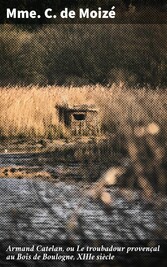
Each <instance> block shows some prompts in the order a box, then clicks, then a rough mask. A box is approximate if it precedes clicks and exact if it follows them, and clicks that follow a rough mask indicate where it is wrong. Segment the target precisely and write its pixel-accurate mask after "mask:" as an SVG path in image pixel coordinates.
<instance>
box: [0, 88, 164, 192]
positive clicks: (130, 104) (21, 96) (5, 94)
mask: <svg viewBox="0 0 167 267" xmlns="http://www.w3.org/2000/svg"><path fill="white" fill-rule="evenodd" d="M88 103H89V104H95V105H96V106H97V107H98V108H99V110H100V112H99V117H100V122H99V123H100V126H101V129H102V134H106V135H108V136H111V139H112V142H111V143H110V142H108V143H107V144H108V146H110V147H111V146H112V149H113V151H115V152H117V153H121V155H124V156H128V158H130V160H131V170H130V174H128V179H127V180H126V184H127V183H128V186H130V187H134V186H135V184H136V181H137V184H138V185H139V186H140V187H142V188H143V190H144V191H145V193H146V194H147V196H148V197H149V196H152V193H153V188H152V185H154V187H155V188H156V190H157V191H161V192H166V185H167V179H166V166H167V164H166V158H167V157H166V146H167V138H166V136H167V129H166V125H167V94H166V90H160V89H159V90H151V89H145V88H141V89H133V90H132V89H126V88H123V86H122V85H120V86H119V87H118V86H117V87H116V86H115V85H113V86H112V87H110V88H105V87H102V86H100V85H96V86H85V87H78V88H77V87H43V88H40V87H34V86H30V87H14V88H12V87H11V88H10V87H9V88H1V89H0V107H1V116H0V136H1V140H2V142H3V139H4V138H6V139H7V140H9V139H10V138H11V139H12V138H13V137H15V138H16V139H18V140H19V139H20V138H24V139H25V140H30V139H33V140H34V139H35V140H40V139H60V138H70V131H69V129H67V128H66V127H65V126H64V125H63V124H62V123H60V122H59V119H58V113H57V110H56V106H57V105H58V104H63V105H64V104H68V105H73V104H75V105H77V104H88ZM104 157H108V154H107V152H106V153H105V151H104ZM110 157H111V161H112V160H113V156H112V155H110ZM120 158H121V157H120ZM108 160H109V159H108ZM125 165H126V164H125ZM145 178H147V179H145ZM136 179H137V180H136ZM151 184H152V185H151Z"/></svg>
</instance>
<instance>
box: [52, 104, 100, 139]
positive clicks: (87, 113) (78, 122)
mask: <svg viewBox="0 0 167 267" xmlns="http://www.w3.org/2000/svg"><path fill="white" fill-rule="evenodd" d="M57 108H58V112H59V120H60V121H61V122H63V123H64V124H65V126H67V127H68V128H70V129H71V132H72V134H74V135H98V134H99V132H100V127H99V119H98V109H97V108H96V107H95V106H94V105H77V106H58V107H57Z"/></svg>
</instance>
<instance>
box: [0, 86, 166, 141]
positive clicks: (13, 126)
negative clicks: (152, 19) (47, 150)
mask: <svg viewBox="0 0 167 267" xmlns="http://www.w3.org/2000/svg"><path fill="white" fill-rule="evenodd" d="M58 104H69V105H73V104H75V105H77V104H95V105H96V106H97V107H98V108H99V109H100V123H101V126H102V130H103V132H109V133H123V134H124V135H126V136H128V135H129V131H131V130H132V128H133V129H135V132H136V131H137V130H139V127H140V128H141V127H142V126H144V125H148V124H150V123H157V125H158V126H159V127H161V129H162V130H163V132H164V134H165V133H166V129H165V125H166V122H167V94H166V90H163V91H161V90H148V89H145V88H142V89H133V90H132V89H131V90H130V89H129V90H128V89H122V87H121V86H120V87H116V86H112V87H110V88H105V87H102V86H100V85H96V86H90V87H89V86H85V87H78V88H77V87H70V88H69V87H44V88H41V87H34V86H30V87H9V88H0V107H1V108H0V110H1V116H0V136H1V137H7V138H9V137H19V136H20V137H21V136H22V137H27V138H29V137H30V138H54V139H56V138H60V137H66V136H68V135H69V132H68V129H66V128H65V126H64V125H62V124H60V123H59V120H58V114H57V110H56V105H58ZM136 134H141V133H137V132H136Z"/></svg>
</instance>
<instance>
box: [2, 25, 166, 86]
mask: <svg viewBox="0 0 167 267" xmlns="http://www.w3.org/2000/svg"><path fill="white" fill-rule="evenodd" d="M166 47H167V26H166V25H46V26H43V27H42V28H39V29H38V30H36V31H34V32H29V31H25V30H22V29H20V28H19V27H18V26H13V25H1V26H0V86H7V85H9V84H10V85H29V84H39V85H42V86H45V85H55V84H57V85H76V86H80V85H87V84H97V83H99V84H103V85H110V84H113V83H119V82H125V83H126V84H127V85H128V86H147V85H150V86H152V87H154V88H155V87H156V86H160V87H166V86H167V76H166V73H167V53H166Z"/></svg>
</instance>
